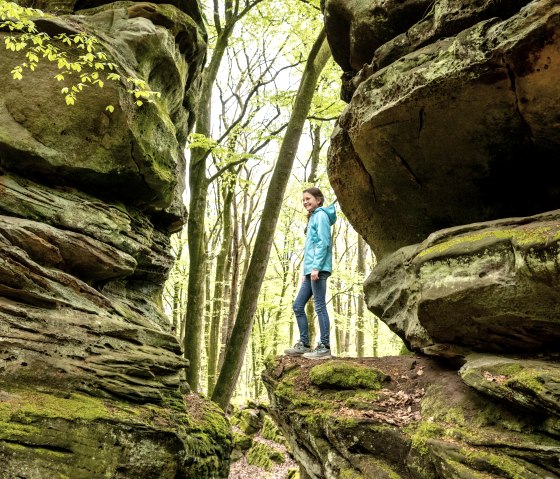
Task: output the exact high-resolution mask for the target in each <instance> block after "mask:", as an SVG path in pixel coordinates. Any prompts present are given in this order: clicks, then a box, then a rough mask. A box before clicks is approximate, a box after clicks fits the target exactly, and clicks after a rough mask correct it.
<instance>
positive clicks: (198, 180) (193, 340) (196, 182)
mask: <svg viewBox="0 0 560 479" xmlns="http://www.w3.org/2000/svg"><path fill="white" fill-rule="evenodd" d="M232 31H233V25H231V26H230V25H229V24H228V25H226V27H225V28H224V29H223V30H222V32H221V34H220V35H219V36H218V38H217V41H216V45H215V47H214V51H213V53H212V59H211V60H210V63H209V64H208V66H207V67H206V69H205V70H204V77H203V81H202V89H201V94H200V100H199V107H198V109H197V120H196V132H197V133H200V134H202V135H205V136H210V114H211V108H210V105H211V102H212V88H213V86H214V83H215V81H216V77H217V76H218V70H219V68H220V63H221V62H222V58H223V56H224V53H225V51H226V47H227V44H228V40H229V37H230V35H231V32H232ZM207 156H208V151H207V149H206V148H193V149H192V150H191V156H190V162H189V192H190V201H189V219H188V221H187V234H188V241H189V255H190V257H189V285H188V289H187V291H188V298H187V313H186V316H185V339H184V342H183V344H184V350H185V357H186V358H187V359H188V360H189V363H190V365H189V369H188V372H187V381H188V383H189V384H190V386H191V388H192V389H193V390H195V391H197V390H198V389H199V380H200V355H201V351H202V337H201V334H202V325H203V319H204V318H203V314H204V313H203V311H204V275H205V269H206V255H205V245H204V233H205V231H204V230H205V218H206V199H207V196H208V185H209V183H208V178H207V177H206V157H207Z"/></svg>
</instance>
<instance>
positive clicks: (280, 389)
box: [274, 370, 332, 410]
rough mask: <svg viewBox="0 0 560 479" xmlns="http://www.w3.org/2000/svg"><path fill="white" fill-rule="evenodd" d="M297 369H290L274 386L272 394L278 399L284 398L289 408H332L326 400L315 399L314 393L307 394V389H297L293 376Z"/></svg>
mask: <svg viewBox="0 0 560 479" xmlns="http://www.w3.org/2000/svg"><path fill="white" fill-rule="evenodd" d="M297 373H298V371H297V370H294V371H290V372H289V373H288V374H287V375H286V376H285V377H284V378H282V380H281V381H280V382H279V383H278V385H277V386H276V389H275V390H274V394H275V395H276V397H277V398H279V399H284V400H285V401H286V403H287V404H289V407H290V409H296V408H308V409H327V410H331V409H332V404H331V403H329V402H328V401H322V400H320V399H317V395H316V394H309V393H308V392H307V391H299V390H298V389H297V388H296V386H295V376H296V375H297Z"/></svg>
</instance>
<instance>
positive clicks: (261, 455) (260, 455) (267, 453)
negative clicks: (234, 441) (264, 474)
mask: <svg viewBox="0 0 560 479" xmlns="http://www.w3.org/2000/svg"><path fill="white" fill-rule="evenodd" d="M284 462H285V458H284V455H283V454H282V453H281V452H280V451H279V450H278V449H275V448H273V447H271V446H268V445H267V444H264V443H262V442H257V443H255V444H254V445H253V447H252V448H251V449H250V450H249V452H248V453H247V463H249V464H251V465H252V466H257V467H262V468H263V469H265V470H267V471H271V470H272V468H273V467H274V464H275V463H276V464H283V463H284Z"/></svg>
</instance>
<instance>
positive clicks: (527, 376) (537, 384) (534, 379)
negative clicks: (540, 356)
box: [506, 368, 544, 394]
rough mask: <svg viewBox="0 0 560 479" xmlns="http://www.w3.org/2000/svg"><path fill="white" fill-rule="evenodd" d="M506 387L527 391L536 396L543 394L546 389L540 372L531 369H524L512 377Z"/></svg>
mask: <svg viewBox="0 0 560 479" xmlns="http://www.w3.org/2000/svg"><path fill="white" fill-rule="evenodd" d="M506 385H507V386H509V387H514V388H516V389H519V388H520V389H525V390H527V391H531V392H533V393H535V394H540V393H542V392H543V389H544V386H543V380H542V378H541V377H540V373H539V371H536V370H534V369H531V368H524V369H523V370H522V371H519V372H518V373H516V374H513V375H512V376H510V377H509V379H508V380H507V381H506Z"/></svg>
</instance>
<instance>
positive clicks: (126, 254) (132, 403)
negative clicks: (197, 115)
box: [0, 0, 231, 479]
mask: <svg viewBox="0 0 560 479" xmlns="http://www.w3.org/2000/svg"><path fill="white" fill-rule="evenodd" d="M35 5H36V6H39V7H40V8H43V9H45V10H46V11H47V12H50V13H56V16H53V15H47V16H46V17H43V18H42V19H40V20H38V21H37V26H38V28H39V29H40V30H42V31H45V32H48V33H52V34H56V33H60V32H65V33H69V34H72V33H75V32H87V33H88V34H90V35H93V36H95V37H96V38H97V39H98V40H99V45H100V48H101V50H102V51H104V52H105V53H106V54H107V55H108V57H109V59H110V61H112V62H114V63H116V64H117V66H118V69H119V70H118V73H120V74H121V81H120V82H106V84H105V86H104V88H103V89H97V88H93V87H90V88H85V89H84V91H83V92H81V93H80V94H79V95H78V97H77V102H76V104H75V105H74V106H72V107H68V106H66V105H65V104H64V98H63V97H62V96H61V95H60V93H59V92H60V89H61V87H62V86H64V85H62V84H61V83H59V82H57V81H56V80H55V79H54V75H55V73H56V67H55V65H53V64H52V63H49V62H46V61H42V62H40V64H39V66H38V68H37V70H36V71H35V72H33V73H31V72H27V73H26V74H25V77H24V79H23V81H15V80H12V78H11V75H10V70H11V69H12V68H13V67H14V66H15V65H17V64H19V63H21V61H22V59H21V57H19V56H18V53H16V52H9V51H4V52H2V55H0V64H1V65H0V125H1V127H0V337H1V338H0V373H1V375H0V411H1V413H0V463H1V464H2V467H1V468H0V477H1V478H2V479H4V478H5V479H8V478H15V477H25V478H27V479H45V478H55V477H61V478H62V477H70V478H72V479H79V478H84V479H91V478H96V477H111V478H135V479H138V478H150V479H153V478H156V477H158V478H196V479H199V478H205V477H207V478H218V477H226V476H227V469H228V461H229V459H228V458H229V452H230V449H231V437H230V436H231V433H230V430H229V426H228V424H227V421H226V420H225V418H224V417H223V415H222V414H221V413H220V411H219V410H218V409H217V408H216V407H214V406H213V405H211V404H210V403H209V402H207V401H203V400H201V399H200V398H198V397H197V396H196V395H194V394H190V393H189V391H188V388H187V387H186V384H185V383H184V380H183V379H182V378H184V369H185V367H186V366H187V364H186V361H185V360H184V359H183V358H182V356H181V351H180V347H179V344H178V342H177V340H176V339H175V337H174V336H172V335H171V334H170V330H169V329H170V328H169V324H168V322H167V320H166V318H165V316H164V314H163V310H162V305H161V299H160V298H161V290H162V287H163V282H164V281H165V278H166V277H167V274H168V271H169V269H170V267H171V264H172V257H171V256H170V254H169V235H170V233H171V232H173V231H176V230H177V229H178V228H179V227H180V226H181V225H182V224H183V223H184V220H185V215H186V212H185V209H184V206H183V205H182V201H181V194H182V191H183V189H184V184H183V183H184V169H185V165H184V158H183V152H182V149H183V147H184V144H185V138H186V135H187V133H188V130H189V128H190V127H191V126H192V124H193V121H194V117H193V111H194V105H195V102H196V90H197V88H198V82H199V78H200V72H201V69H202V66H203V63H204V58H205V51H206V34H205V31H204V28H203V26H202V24H201V21H200V13H199V10H198V5H197V3H196V1H194V0H193V1H180V2H178V3H176V4H175V5H171V4H157V3H140V2H117V3H107V2H80V1H78V2H72V1H68V2H54V1H52V2H51V1H43V2H40V5H37V4H35ZM6 35H9V33H8V32H5V31H4V32H0V41H1V42H2V44H3V43H4V38H5V37H6ZM68 54H69V55H70V57H72V56H73V55H76V54H77V51H76V50H75V49H74V50H73V49H72V48H70V49H69V51H68ZM127 77H131V78H139V79H142V80H145V81H146V82H147V83H148V85H149V87H150V89H152V90H156V91H159V92H160V93H161V99H159V100H156V101H155V102H153V103H145V104H144V105H143V106H142V107H140V108H138V107H136V106H135V105H134V100H133V98H132V97H131V96H130V94H129V93H127V91H126V90H127V88H128V87H127V83H126V80H125V79H126V78H127ZM107 105H113V106H114V107H115V111H114V112H113V113H109V112H108V111H106V106H107Z"/></svg>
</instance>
